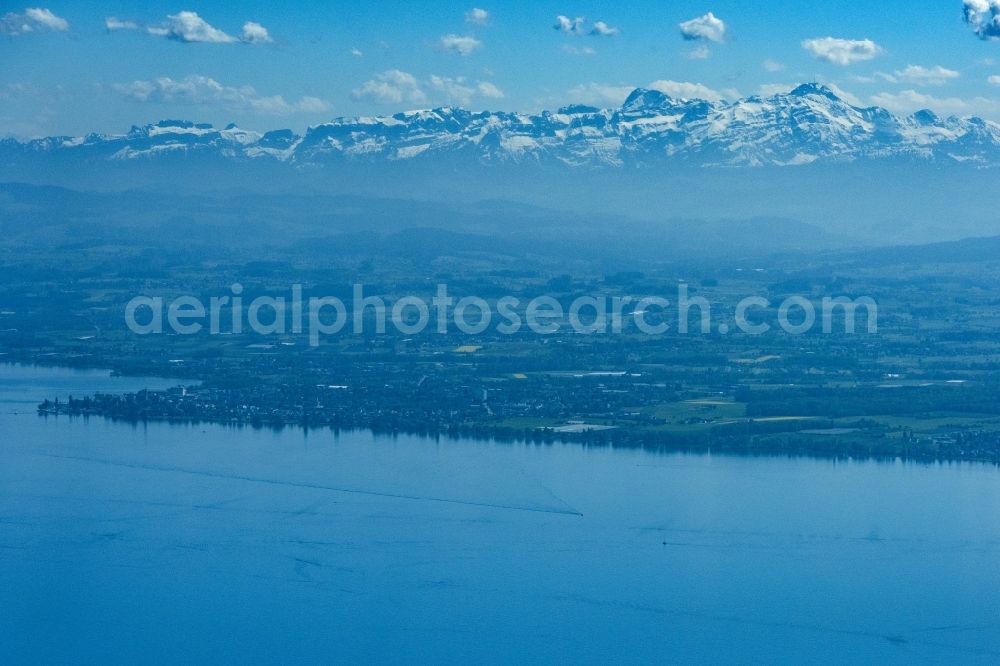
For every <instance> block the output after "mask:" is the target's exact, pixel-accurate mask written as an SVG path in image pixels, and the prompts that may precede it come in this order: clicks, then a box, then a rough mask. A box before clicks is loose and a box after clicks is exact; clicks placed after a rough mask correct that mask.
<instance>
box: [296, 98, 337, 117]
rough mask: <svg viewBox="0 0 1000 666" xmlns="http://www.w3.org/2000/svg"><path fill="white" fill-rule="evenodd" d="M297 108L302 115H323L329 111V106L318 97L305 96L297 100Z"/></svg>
mask: <svg viewBox="0 0 1000 666" xmlns="http://www.w3.org/2000/svg"><path fill="white" fill-rule="evenodd" d="M297 106H298V107H299V111H302V112H303V113H325V112H327V111H329V110H330V104H329V103H328V102H325V101H324V100H321V99H320V98H319V97H312V96H310V95H306V96H305V97H302V98H301V99H299V101H298V104H297Z"/></svg>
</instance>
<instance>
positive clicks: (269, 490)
mask: <svg viewBox="0 0 1000 666" xmlns="http://www.w3.org/2000/svg"><path fill="white" fill-rule="evenodd" d="M174 383H175V382H171V381H163V380H152V379H145V380H144V379H134V378H110V377H109V376H108V374H107V373H101V372H75V371H69V370H56V369H37V368H26V367H18V366H0V433H2V434H0V439H2V445H0V663H4V664H11V663H53V662H61V663H94V664H98V663H100V664H105V663H151V662H153V663H155V662H173V663H185V662H187V663H190V662H192V661H200V662H204V661H212V662H217V663H218V662H222V663H227V662H228V663H231V662H240V663H248V662H262V661H283V662H285V663H315V662H324V663H330V662H343V661H346V660H355V661H361V660H364V661H377V662H408V663H412V662H414V661H426V660H433V661H439V662H458V661H470V660H475V661H479V662H495V661H501V662H518V663H525V662H542V661H559V662H584V663H601V662H603V663H607V662H611V661H622V660H624V661H654V660H655V661H661V662H662V661H685V662H690V661H699V662H732V661H738V662H744V663H746V662H756V663H814V662H817V663H822V662H830V663H843V662H845V661H847V662H867V663H872V662H877V663H881V664H885V663H912V662H918V663H949V664H951V663H997V662H998V660H1000V471H998V470H997V469H996V468H994V467H989V466H983V465H975V464H942V465H923V464H909V463H900V462H897V463H877V462H861V461H855V462H844V461H840V462H837V461H831V460H816V459H784V458H740V457H729V456H724V457H720V456H710V455H689V454H671V455H664V454H654V453H650V452H642V451H621V450H610V449H586V448H583V447H580V446H574V445H551V446H535V445H519V444H497V443H489V442H477V441H464V440H463V441H450V440H440V441H435V440H433V439H425V438H418V437H408V436H407V437H397V438H389V437H375V436H373V435H371V434H367V433H342V434H340V435H339V436H337V435H335V434H334V433H332V432H329V431H312V432H309V433H304V432H302V431H301V430H295V429H289V430H285V431H283V432H272V431H270V430H253V429H235V428H229V427H223V426H211V425H168V424H148V425H129V424H121V423H112V422H110V421H107V420H105V419H102V418H91V419H83V418H75V419H70V418H68V417H58V418H56V417H51V416H50V417H41V416H38V415H37V414H36V413H35V405H36V404H37V403H38V402H40V401H41V400H42V399H43V398H44V397H53V396H55V395H60V396H63V397H65V396H66V395H69V394H74V395H78V396H79V395H84V394H87V393H91V392H93V391H96V390H105V391H125V390H136V389H138V388H142V387H146V386H148V387H150V388H155V387H165V386H169V385H172V384H174Z"/></svg>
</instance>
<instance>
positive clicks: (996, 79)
mask: <svg viewBox="0 0 1000 666" xmlns="http://www.w3.org/2000/svg"><path fill="white" fill-rule="evenodd" d="M986 81H987V82H988V83H989V84H990V85H993V86H1000V75H997V74H994V75H993V76H991V77H989V78H988V79H986Z"/></svg>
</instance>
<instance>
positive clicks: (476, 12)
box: [465, 7, 490, 25]
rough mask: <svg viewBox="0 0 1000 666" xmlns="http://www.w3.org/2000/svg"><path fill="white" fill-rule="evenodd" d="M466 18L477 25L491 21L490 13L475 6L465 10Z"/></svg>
mask: <svg viewBox="0 0 1000 666" xmlns="http://www.w3.org/2000/svg"><path fill="white" fill-rule="evenodd" d="M465 20H466V21H467V22H468V23H474V24H476V25H486V24H487V23H489V22H490V13H489V12H488V11H486V10H485V9H480V8H479V7H473V8H472V9H470V10H469V11H467V12H465Z"/></svg>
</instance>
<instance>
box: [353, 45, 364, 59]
mask: <svg viewBox="0 0 1000 666" xmlns="http://www.w3.org/2000/svg"><path fill="white" fill-rule="evenodd" d="M351 55H352V56H354V57H355V58H360V57H362V56H364V51H362V50H361V49H359V48H358V47H356V46H355V47H352V48H351Z"/></svg>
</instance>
